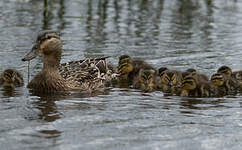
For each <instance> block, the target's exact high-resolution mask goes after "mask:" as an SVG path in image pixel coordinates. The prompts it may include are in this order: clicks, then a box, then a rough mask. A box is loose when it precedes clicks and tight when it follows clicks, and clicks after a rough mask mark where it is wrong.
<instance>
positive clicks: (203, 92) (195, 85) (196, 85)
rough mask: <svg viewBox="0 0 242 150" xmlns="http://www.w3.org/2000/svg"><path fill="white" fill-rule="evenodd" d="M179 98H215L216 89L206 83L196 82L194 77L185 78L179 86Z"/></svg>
mask: <svg viewBox="0 0 242 150" xmlns="http://www.w3.org/2000/svg"><path fill="white" fill-rule="evenodd" d="M180 88H181V93H180V96H183V97H187V96H191V97H212V96H217V89H216V87H215V86H214V85H213V84H212V83H210V82H208V81H198V80H197V79H196V77H195V76H192V75H190V76H186V77H185V78H184V79H183V81H182V84H181V86H180Z"/></svg>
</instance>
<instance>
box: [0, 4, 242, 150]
mask: <svg viewBox="0 0 242 150" xmlns="http://www.w3.org/2000/svg"><path fill="white" fill-rule="evenodd" d="M241 17H242V2H241V1H238V0H237V1H236V0H214V1H210V0H200V1H196V0H183V1H180V0H122V1H120V0H62V1H61V0H51V1H48V3H47V6H46V8H45V9H44V3H43V1H42V0H1V1H0V35H1V36H0V58H1V59H0V63H1V65H0V66H1V67H0V71H2V70H4V69H5V68H15V69H18V70H20V71H21V72H22V73H23V74H24V79H25V81H26V83H27V63H24V62H21V58H22V57H23V56H24V55H25V54H26V52H27V51H28V50H29V49H30V48H31V47H32V43H33V42H34V40H35V37H36V34H37V32H38V31H40V30H42V29H55V30H59V31H61V33H62V40H63V43H64V46H63V47H64V51H63V57H62V62H67V61H71V60H77V59H83V58H85V57H90V56H103V55H108V56H111V58H110V59H109V61H110V62H111V63H113V64H114V65H117V62H118V57H119V56H120V55H122V54H128V55H130V56H132V57H135V58H141V59H144V60H145V61H147V62H149V63H150V64H152V65H153V66H154V67H155V68H159V67H161V66H167V67H169V68H172V69H179V70H184V69H187V68H191V67H193V68H195V69H197V70H199V71H200V72H204V73H207V74H212V73H214V72H215V71H216V69H217V68H218V67H219V66H221V65H228V66H231V68H233V69H234V70H236V69H242V64H241V57H242V51H241V47H242V38H241V37H242V20H241ZM41 67H42V64H41V57H39V58H37V59H35V60H34V61H31V64H30V68H31V73H30V74H31V77H33V76H34V75H35V74H36V73H37V72H38V71H40V70H41ZM0 98H1V99H0V114H1V115H0V119H1V120H2V121H1V122H0V147H1V149H4V150H19V149H26V150H32V149H36V150H38V149H45V150H48V149H49V150H50V149H51V150H60V149H61V150H79V149H86V150H89V149H90V150H93V149H106V150H108V149H110V150H111V149H112V150H113V149H116V150H119V149H120V150H121V149H129V150H146V149H154V150H156V149H163V150H164V149H172V150H176V149H177V150H194V149H196V150H203V149H206V150H217V149H221V150H223V149H230V150H240V149H241V148H242V143H241V140H242V130H241V129H242V119H241V118H242V111H241V106H242V103H241V98H242V96H241V94H239V95H236V96H233V97H232V96H227V97H222V98H181V97H178V96H164V95H163V93H162V92H153V93H142V92H140V91H139V90H134V89H121V88H108V89H104V90H101V91H99V92H98V93H95V94H88V95H83V94H75V95H72V96H48V95H46V96H44V95H42V96H38V95H34V94H31V93H30V92H29V90H28V89H26V88H25V87H21V88H17V89H16V90H14V91H6V90H4V89H2V88H0Z"/></svg>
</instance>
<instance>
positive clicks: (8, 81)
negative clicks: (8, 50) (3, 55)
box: [0, 69, 24, 88]
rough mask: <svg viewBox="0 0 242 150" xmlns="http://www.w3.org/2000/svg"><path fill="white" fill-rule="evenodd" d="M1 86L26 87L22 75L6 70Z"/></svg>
mask: <svg viewBox="0 0 242 150" xmlns="http://www.w3.org/2000/svg"><path fill="white" fill-rule="evenodd" d="M0 85H2V86H3V87H9V88H14V87H20V86H23V85H24V79H23V76H22V74H21V73H20V72H19V71H17V70H15V69H6V70H4V71H3V72H2V74H1V75H0Z"/></svg>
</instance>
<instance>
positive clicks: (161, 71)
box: [158, 67, 168, 77]
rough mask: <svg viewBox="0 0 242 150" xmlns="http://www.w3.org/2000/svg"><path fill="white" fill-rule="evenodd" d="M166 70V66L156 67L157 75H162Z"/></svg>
mask: <svg viewBox="0 0 242 150" xmlns="http://www.w3.org/2000/svg"><path fill="white" fill-rule="evenodd" d="M166 70H168V68H166V67H161V68H159V69H158V74H159V76H160V77H162V76H163V75H164V73H165V71H166Z"/></svg>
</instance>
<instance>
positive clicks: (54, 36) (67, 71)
mask: <svg viewBox="0 0 242 150" xmlns="http://www.w3.org/2000/svg"><path fill="white" fill-rule="evenodd" d="M40 54H43V55H44V57H43V68H42V70H41V72H39V73H38V74H37V75H36V76H35V77H34V78H33V79H32V80H31V81H30V82H29V83H28V85H27V87H28V88H30V89H32V90H34V91H38V92H41V93H56V92H64V93H70V91H71V90H79V91H94V90H98V89H100V88H102V87H104V85H105V82H107V79H108V78H107V77H105V76H106V75H108V74H107V73H106V72H104V73H103V76H102V75H101V72H100V69H99V68H98V67H97V63H99V62H101V63H103V65H105V64H106V63H105V62H106V61H105V60H106V57H103V58H93V59H89V58H88V59H85V60H80V61H73V62H69V63H65V64H60V61H61V56H62V41H61V39H60V35H59V33H57V32H56V31H53V30H45V31H41V32H39V34H38V36H37V40H36V42H35V44H34V45H33V47H32V50H31V51H30V52H29V53H27V55H26V56H25V57H24V58H23V59H22V61H30V60H32V59H34V58H35V57H37V56H38V55H40ZM105 68H106V67H105Z"/></svg>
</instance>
